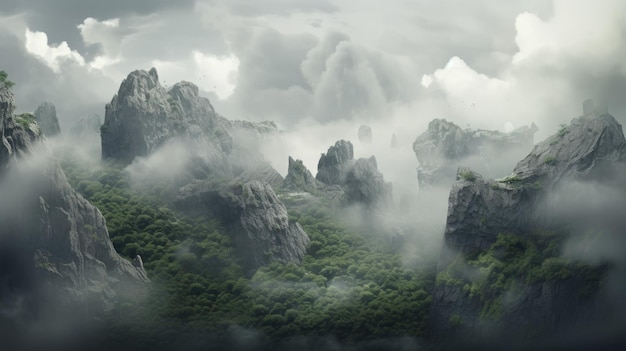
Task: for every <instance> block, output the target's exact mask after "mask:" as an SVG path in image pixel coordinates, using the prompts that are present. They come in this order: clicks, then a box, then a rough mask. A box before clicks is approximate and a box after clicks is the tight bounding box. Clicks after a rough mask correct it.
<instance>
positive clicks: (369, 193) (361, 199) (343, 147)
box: [315, 140, 391, 210]
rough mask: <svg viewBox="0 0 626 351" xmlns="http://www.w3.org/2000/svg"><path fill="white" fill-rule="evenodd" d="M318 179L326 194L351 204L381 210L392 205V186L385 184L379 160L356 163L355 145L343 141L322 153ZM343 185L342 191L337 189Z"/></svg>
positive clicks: (362, 160) (363, 159)
mask: <svg viewBox="0 0 626 351" xmlns="http://www.w3.org/2000/svg"><path fill="white" fill-rule="evenodd" d="M315 178H316V179H317V180H318V181H319V182H321V183H323V186H322V187H319V186H318V188H321V189H322V193H323V194H328V195H329V196H331V197H333V198H335V199H336V198H338V197H339V198H341V199H343V200H344V201H345V202H347V203H348V204H356V203H358V204H363V205H365V206H366V207H367V208H368V209H376V210H381V209H383V208H384V207H385V206H386V205H389V204H390V203H391V184H389V183H385V181H384V179H383V175H382V173H380V172H379V171H378V165H377V162H376V158H375V157H373V156H372V157H370V158H369V159H365V158H360V159H358V160H356V161H355V160H354V150H353V147H352V143H351V142H349V141H345V140H339V141H337V142H336V143H335V145H334V146H331V147H330V148H328V152H326V154H322V156H321V157H320V160H319V162H318V166H317V175H316V176H315ZM337 186H339V189H337Z"/></svg>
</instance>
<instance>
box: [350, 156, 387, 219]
mask: <svg viewBox="0 0 626 351" xmlns="http://www.w3.org/2000/svg"><path fill="white" fill-rule="evenodd" d="M343 187H344V190H345V194H346V198H347V199H348V201H349V202H350V203H360V204H364V205H365V206H366V207H368V208H379V209H382V208H384V207H385V206H387V205H390V204H391V190H392V189H391V183H386V182H385V180H384V179H383V174H382V173H380V172H379V171H378V165H377V163H376V158H375V157H374V156H372V157H370V158H368V159H366V158H360V159H358V160H356V161H355V162H354V164H353V165H352V167H350V169H349V170H348V172H347V174H346V180H345V182H344V184H343Z"/></svg>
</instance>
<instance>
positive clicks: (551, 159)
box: [543, 156, 559, 166]
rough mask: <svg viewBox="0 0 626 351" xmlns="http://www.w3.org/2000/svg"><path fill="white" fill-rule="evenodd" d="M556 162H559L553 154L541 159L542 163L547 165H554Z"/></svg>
mask: <svg viewBox="0 0 626 351" xmlns="http://www.w3.org/2000/svg"><path fill="white" fill-rule="evenodd" d="M557 163H559V161H558V160H557V159H556V157H554V156H548V157H546V158H545V159H544V160H543V164H546V165H548V166H554V165H556V164H557Z"/></svg>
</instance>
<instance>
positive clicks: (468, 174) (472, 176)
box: [459, 170, 476, 182]
mask: <svg viewBox="0 0 626 351" xmlns="http://www.w3.org/2000/svg"><path fill="white" fill-rule="evenodd" d="M459 176H461V178H462V179H464V180H467V181H468V182H473V181H475V180H476V174H474V172H472V171H469V170H468V171H463V172H461V173H459Z"/></svg>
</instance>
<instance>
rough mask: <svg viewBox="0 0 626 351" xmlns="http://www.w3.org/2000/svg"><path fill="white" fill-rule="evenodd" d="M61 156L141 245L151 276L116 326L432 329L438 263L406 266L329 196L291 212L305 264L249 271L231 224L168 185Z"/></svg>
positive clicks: (120, 237)
mask: <svg viewBox="0 0 626 351" xmlns="http://www.w3.org/2000/svg"><path fill="white" fill-rule="evenodd" d="M62 165H63V168H64V170H65V172H66V174H67V176H68V179H69V181H70V183H71V184H72V185H73V186H74V188H75V189H77V190H78V191H79V192H80V193H81V194H83V196H85V198H87V199H88V200H89V201H91V202H92V203H93V204H94V205H96V206H97V207H98V208H99V209H100V210H101V211H102V214H103V215H104V217H105V218H106V220H107V226H108V228H109V234H110V237H111V240H112V242H113V244H114V246H115V248H116V250H117V251H118V252H119V253H120V254H122V255H123V256H126V257H127V258H129V259H131V258H134V256H135V255H137V254H139V255H141V256H142V258H143V262H144V266H145V268H146V271H147V272H148V275H149V276H150V278H151V280H152V281H153V283H152V286H153V289H151V291H150V293H149V294H148V297H147V298H146V299H145V301H144V302H143V303H137V302H133V301H123V302H122V303H120V304H119V306H117V308H116V310H115V312H114V313H113V314H111V317H110V318H111V319H112V321H113V322H114V323H113V324H114V325H119V327H118V329H116V330H119V332H120V333H126V332H127V331H128V330H129V329H128V328H133V331H132V333H133V334H132V335H153V334H155V333H156V334H160V333H163V335H166V334H167V333H174V332H184V333H188V332H211V333H221V332H225V331H226V330H227V329H228V327H229V326H231V325H234V324H236V325H240V326H243V327H250V328H254V329H258V330H262V331H264V332H265V333H266V334H267V335H268V336H269V337H271V338H282V337H289V336H295V335H306V334H311V333H314V334H321V335H327V334H328V335H334V336H336V337H337V338H340V339H359V340H361V339H373V338H380V337H388V336H400V335H413V336H420V335H424V334H425V333H426V332H427V325H428V315H429V313H430V305H431V301H432V298H431V289H432V287H433V286H434V269H435V265H434V263H433V264H429V265H428V267H427V268H425V269H423V270H416V269H407V268H405V267H404V266H403V264H402V261H401V259H400V256H399V255H397V254H396V253H395V252H394V251H393V250H391V249H390V247H389V244H388V243H387V242H386V241H385V240H383V238H381V237H380V235H376V234H377V233H372V232H370V231H368V230H363V231H358V232H357V231H355V230H351V229H349V228H348V227H346V226H344V225H342V224H341V223H340V222H339V221H338V220H337V219H335V218H334V217H333V214H332V213H331V212H330V211H329V209H328V208H327V207H326V206H323V205H321V204H320V205H319V206H313V207H309V208H303V207H302V206H300V207H299V210H297V211H292V212H290V218H291V219H292V220H297V221H298V222H299V223H300V224H301V225H302V227H303V228H304V229H305V231H306V232H307V233H308V234H309V237H310V239H311V242H310V244H309V247H308V253H307V255H306V257H305V258H304V261H303V263H302V265H301V266H297V265H294V264H284V263H280V262H274V263H272V264H270V265H268V266H266V267H262V268H261V269H259V270H258V271H257V272H256V274H255V275H254V276H253V277H251V278H249V277H246V276H245V275H244V273H243V270H242V268H241V262H240V259H239V258H238V257H237V256H236V254H235V248H234V245H233V242H232V240H231V238H230V236H229V235H228V232H227V231H226V230H225V228H223V227H222V225H221V224H220V223H219V222H218V221H215V220H209V219H206V218H195V217H190V216H186V215H183V214H180V213H177V212H175V211H173V210H172V209H171V206H169V205H168V204H167V203H165V202H164V201H163V200H162V199H163V198H165V197H164V196H162V194H163V193H168V194H169V192H170V189H167V188H166V187H163V186H156V185H149V186H146V185H144V187H143V188H142V190H141V192H139V191H137V190H135V189H134V188H132V187H131V186H130V185H129V184H130V179H129V178H128V175H127V174H126V173H125V172H124V171H123V169H122V167H120V166H117V165H114V164H111V165H108V166H106V167H103V168H100V169H88V168H86V167H83V166H81V165H80V164H79V163H77V162H74V161H72V160H71V159H65V160H64V161H63V162H62ZM285 201H288V200H285ZM290 207H291V206H288V208H290ZM294 207H297V206H294Z"/></svg>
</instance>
